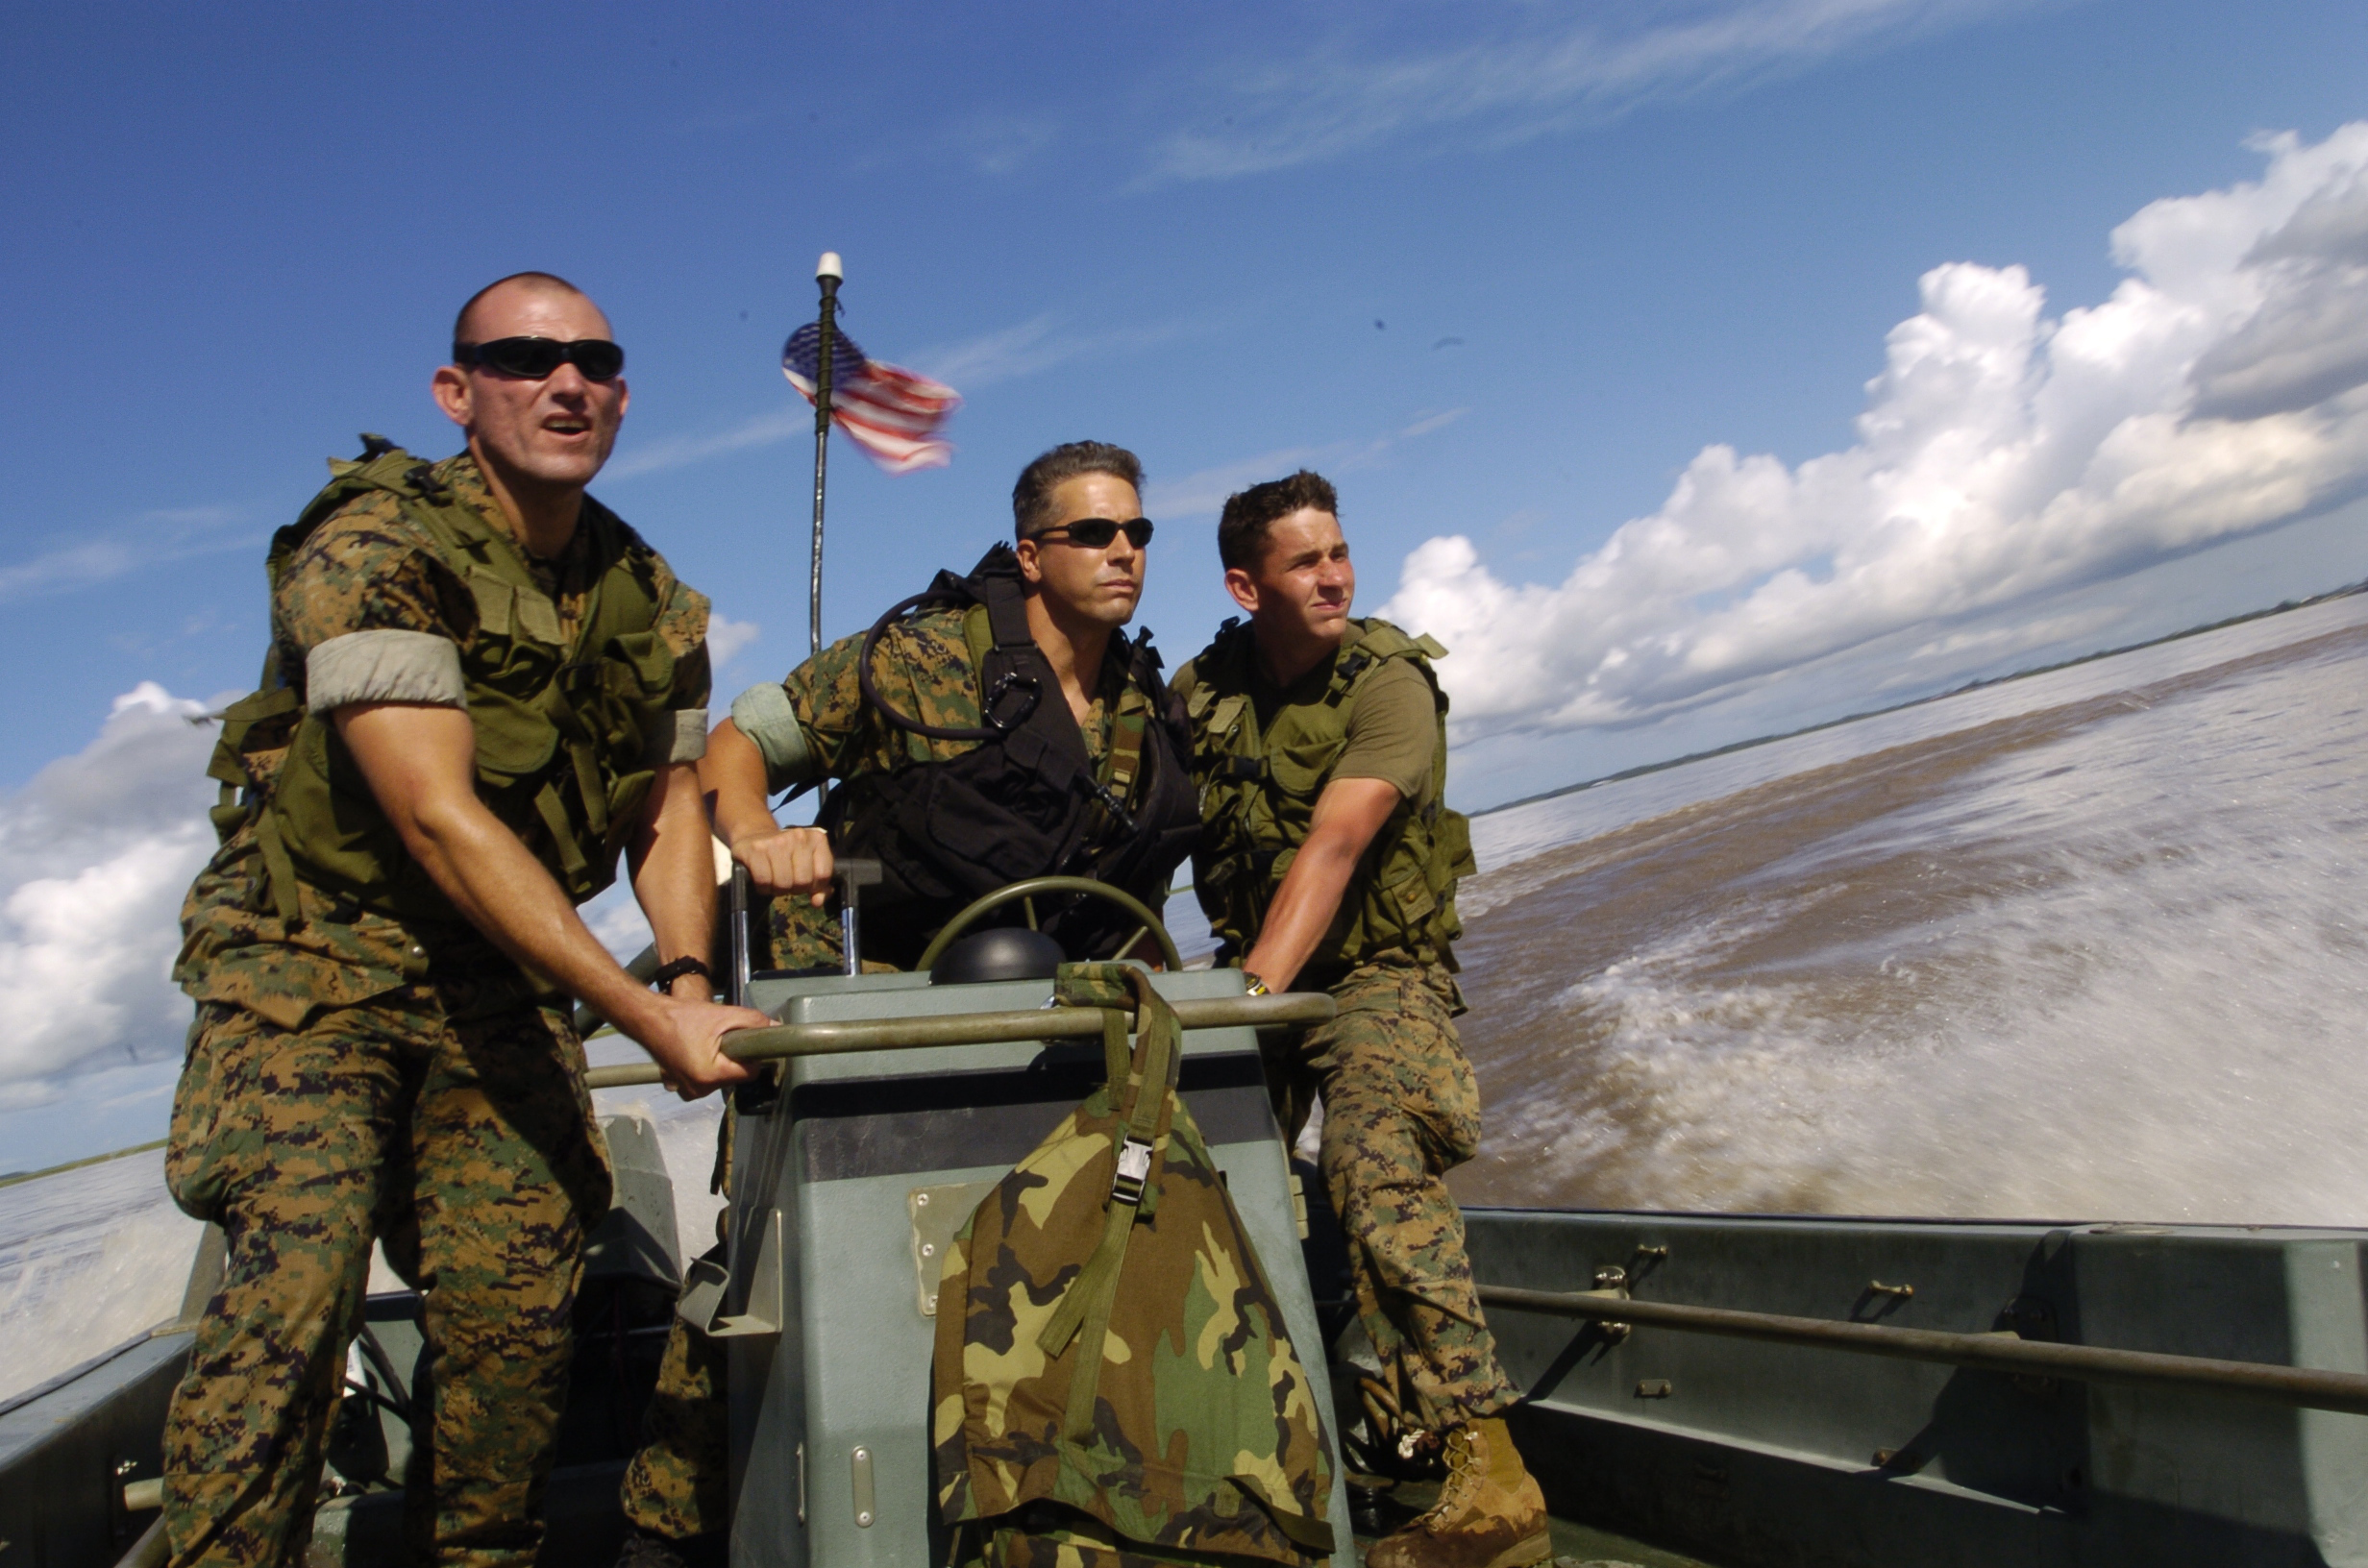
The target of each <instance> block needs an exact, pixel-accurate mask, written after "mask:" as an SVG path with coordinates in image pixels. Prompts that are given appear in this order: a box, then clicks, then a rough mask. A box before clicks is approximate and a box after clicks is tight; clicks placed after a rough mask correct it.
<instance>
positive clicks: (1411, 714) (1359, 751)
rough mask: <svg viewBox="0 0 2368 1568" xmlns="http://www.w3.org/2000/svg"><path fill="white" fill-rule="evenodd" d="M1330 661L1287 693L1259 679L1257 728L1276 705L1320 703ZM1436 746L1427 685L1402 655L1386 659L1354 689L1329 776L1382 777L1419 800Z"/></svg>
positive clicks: (1352, 640) (1347, 643)
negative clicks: (1345, 741) (1342, 742)
mask: <svg viewBox="0 0 2368 1568" xmlns="http://www.w3.org/2000/svg"><path fill="white" fill-rule="evenodd" d="M1357 641H1358V639H1357V638H1356V637H1355V636H1354V635H1351V636H1350V637H1349V638H1347V639H1345V640H1344V641H1343V642H1342V644H1341V648H1340V652H1339V653H1336V654H1334V655H1333V659H1337V658H1339V657H1340V656H1341V654H1344V653H1346V652H1347V651H1348V649H1351V648H1354V647H1355V646H1356V644H1357ZM1332 670H1333V660H1332V659H1327V660H1325V661H1324V662H1323V663H1321V664H1320V665H1318V666H1317V667H1316V668H1315V669H1313V670H1311V671H1309V672H1308V673H1307V674H1304V675H1302V676H1300V677H1299V679H1298V680H1297V681H1296V682H1295V684H1294V685H1293V687H1292V689H1291V690H1290V691H1288V692H1278V691H1276V690H1275V689H1274V688H1273V687H1272V686H1271V685H1270V684H1269V683H1268V682H1267V681H1266V680H1264V679H1263V678H1262V679H1260V680H1259V681H1258V683H1257V686H1256V688H1255V695H1254V700H1255V702H1256V704H1257V710H1258V727H1259V728H1260V729H1261V730H1264V729H1266V728H1268V727H1269V726H1270V725H1271V724H1272V723H1273V720H1274V715H1275V713H1276V711H1277V710H1279V709H1280V708H1282V707H1284V706H1286V705H1289V704H1294V703H1302V702H1319V701H1321V700H1322V699H1323V693H1324V688H1325V687H1326V686H1328V685H1330V684H1331V681H1332ZM1438 746H1439V707H1438V704H1437V703H1436V702H1434V701H1433V700H1432V698H1431V683H1430V682H1429V681H1427V680H1425V679H1423V678H1422V672H1421V671H1420V670H1418V669H1416V668H1415V667H1414V666H1413V665H1412V664H1410V663H1408V662H1407V661H1406V660H1404V659H1391V660H1389V661H1387V662H1386V663H1384V664H1383V665H1382V667H1381V668H1380V669H1378V670H1375V671H1373V672H1371V673H1370V674H1368V675H1367V676H1366V677H1365V679H1364V680H1363V681H1362V682H1361V683H1360V684H1359V685H1358V687H1357V698H1356V700H1355V702H1353V703H1351V704H1350V705H1349V709H1348V744H1347V746H1346V747H1344V748H1343V749H1342V751H1341V755H1340V760H1339V761H1338V762H1336V763H1334V764H1333V766H1332V772H1331V775H1330V776H1331V777H1333V778H1379V779H1386V780H1388V781H1389V782H1390V784H1391V785H1392V786H1393V787H1394V788H1395V789H1396V791H1397V793H1398V795H1399V796H1401V797H1402V798H1404V799H1408V800H1417V799H1419V798H1421V796H1422V795H1423V792H1424V791H1426V790H1428V789H1429V788H1430V787H1431V782H1432V781H1431V763H1432V758H1433V753H1434V752H1435V751H1436V750H1437V749H1438Z"/></svg>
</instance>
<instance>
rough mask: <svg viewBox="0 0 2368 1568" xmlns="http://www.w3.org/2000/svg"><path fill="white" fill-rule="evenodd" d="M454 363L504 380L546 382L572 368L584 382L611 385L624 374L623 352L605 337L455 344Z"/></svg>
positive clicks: (497, 339) (504, 339)
mask: <svg viewBox="0 0 2368 1568" xmlns="http://www.w3.org/2000/svg"><path fill="white" fill-rule="evenodd" d="M453 363H454V364H456V365H482V366H484V367H485V368H486V369H487V370H498V371H500V372H501V373H502V374H503V375H505V376H518V377H523V378H524V379H526V380H530V381H541V380H549V379H550V378H551V376H552V374H553V373H554V372H555V371H556V370H557V369H558V368H559V367H560V366H561V365H568V364H572V365H574V366H575V367H576V368H577V369H578V370H580V371H582V372H583V379H584V380H587V381H613V380H616V379H617V378H618V377H619V376H620V375H622V374H623V373H624V371H625V351H624V350H623V349H621V348H618V347H617V346H616V345H615V344H614V343H611V342H609V341H608V339H606V338H604V337H580V338H577V339H576V340H574V341H573V342H569V343H562V342H560V341H559V340H558V339H557V338H555V337H497V338H495V339H494V340H493V341H492V342H490V343H455V344H454V345H453Z"/></svg>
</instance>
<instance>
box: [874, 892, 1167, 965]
mask: <svg viewBox="0 0 2368 1568" xmlns="http://www.w3.org/2000/svg"><path fill="white" fill-rule="evenodd" d="M1047 893H1082V894H1088V895H1090V896H1092V897H1096V898H1099V899H1101V900H1102V901H1103V902H1105V903H1112V904H1116V905H1118V906H1119V908H1121V909H1122V910H1124V911H1125V912H1126V913H1127V914H1129V915H1132V916H1134V917H1135V919H1139V920H1141V921H1142V922H1143V923H1142V924H1141V925H1139V926H1137V927H1136V928H1135V934H1134V935H1133V936H1131V937H1128V938H1127V939H1126V941H1125V942H1124V943H1122V944H1121V945H1120V947H1119V951H1120V952H1122V953H1123V952H1126V951H1127V950H1129V949H1130V948H1132V947H1133V946H1134V945H1135V943H1138V942H1141V941H1142V940H1143V939H1144V938H1145V937H1150V938H1152V939H1154V940H1156V941H1157V942H1158V943H1159V956H1160V960H1161V962H1162V963H1164V964H1166V965H1167V967H1168V968H1170V969H1171V970H1174V969H1180V968H1183V967H1184V956H1183V955H1182V954H1181V953H1179V952H1177V951H1176V950H1175V939H1174V938H1173V937H1172V936H1170V935H1168V928H1167V927H1166V926H1164V925H1162V924H1160V923H1159V917H1158V916H1156V915H1154V914H1152V913H1151V910H1150V906H1149V905H1147V904H1146V903H1145V902H1144V901H1143V900H1142V899H1140V898H1138V897H1136V896H1135V895H1134V894H1131V893H1128V892H1127V891H1126V890H1125V889H1123V888H1114V887H1112V886H1111V885H1110V884H1109V883H1107V882H1097V881H1095V880H1094V879H1093V878H1092V877H1090V876H1031V877H1029V878H1028V879H1027V880H1026V881H1024V882H1012V883H1007V884H1005V885H1004V886H1002V887H999V888H998V889H996V890H995V891H994V892H993V893H990V894H987V895H986V896H985V897H983V898H975V899H973V900H972V901H971V902H970V903H969V904H968V905H967V906H965V907H964V908H963V910H962V912H961V913H960V914H959V915H956V916H955V917H954V918H953V919H950V920H948V921H947V922H946V925H945V929H943V930H941V931H939V932H938V934H937V935H936V936H935V937H933V938H931V939H930V941H929V945H928V946H926V947H925V948H924V949H922V953H921V957H920V958H919V959H918V960H916V961H915V962H914V964H913V968H914V971H915V972H916V973H920V972H925V971H926V970H928V969H929V968H932V967H933V966H934V965H935V964H936V963H937V961H938V959H939V958H940V957H941V956H942V955H943V954H944V953H945V951H946V949H947V948H949V947H950V946H952V945H953V943H954V939H955V938H957V937H959V936H961V935H962V933H964V932H965V931H968V930H969V929H970V928H971V927H972V926H974V925H975V924H977V923H978V921H979V919H981V918H982V917H984V916H986V915H990V914H992V913H994V912H995V911H996V910H999V909H1000V908H1002V907H1003V906H1004V905H1005V904H1009V903H1019V904H1023V905H1025V906H1026V910H1027V928H1028V929H1029V930H1031V931H1034V930H1037V929H1038V926H1037V923H1036V897H1037V894H1047Z"/></svg>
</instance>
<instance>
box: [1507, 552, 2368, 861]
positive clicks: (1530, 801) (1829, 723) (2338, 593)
mask: <svg viewBox="0 0 2368 1568" xmlns="http://www.w3.org/2000/svg"><path fill="white" fill-rule="evenodd" d="M2357 593H2368V579H2362V580H2361V581H2359V582H2353V583H2346V584H2345V585H2344V586H2343V587H2341V588H2331V589H2329V590H2328V591H2327V592H2326V593H2323V594H2313V595H2311V596H2310V597H2309V598H2308V599H2289V600H2282V601H2281V602H2279V603H2276V604H2272V605H2270V606H2269V607H2268V608H2267V609H2261V610H2247V611H2245V612H2244V613H2243V614H2242V615H2232V616H2229V617H2228V618H2227V619H2225V620H2220V621H2210V622H2207V623H2205V624H2204V625H2200V626H2188V627H2186V628H2185V629H2183V630H2181V631H2166V632H2164V633H2163V634H2162V635H2161V636H2159V637H2149V638H2147V639H2145V640H2144V641H2143V642H2135V643H2124V644H2122V645H2121V646H2120V647H2119V648H2101V649H2097V650H2096V651H2095V652H2093V653H2083V654H2081V655H2079V656H2078V657H2076V658H2069V659H2059V660H2058V661H2057V662H2055V663H2054V664H2041V665H2034V666H2033V667H2032V668H2031V669H2029V670H2017V671H2015V672H2014V673H2013V674H2010V675H1992V676H1990V677H1989V678H1988V679H1987V680H1969V681H1967V682H1965V684H1963V685H1962V686H1952V687H1950V688H1949V689H1948V690H1947V691H1945V692H1935V693H1933V695H1932V696H1930V697H1914V698H1909V699H1908V700H1907V701H1905V702H1894V703H1892V704H1891V705H1890V706H1888V707H1885V708H1868V709H1867V710H1866V711H1865V712H1863V713H1849V714H1844V715H1842V717H1840V718H1838V719H1828V720H1826V721H1825V722H1824V723H1815V724H1803V725H1802V726H1801V727H1800V728H1798V729H1788V730H1785V731H1782V732H1781V733H1779V734H1775V735H1755V736H1753V737H1752V738H1751V739H1750V740H1747V741H1730V742H1728V743H1727V744H1726V745H1725V746H1714V747H1711V748H1710V749H1709V750H1707V751H1689V752H1688V753H1686V755H1684V756H1682V757H1671V758H1669V759H1668V760H1667V761H1666V762H1648V763H1644V764H1642V765H1640V766H1639V767H1635V768H1623V769H1621V770H1620V771H1619V772H1616V773H1605V774H1603V775H1602V776H1600V777H1597V778H1589V779H1582V780H1580V781H1579V782H1578V783H1576V784H1565V785H1563V786H1562V787H1561V788H1559V789H1552V790H1543V791H1541V792H1540V793H1538V794H1536V795H1525V796H1521V797H1520V798H1519V799H1517V800H1506V801H1501V802H1499V803H1498V804H1496V805H1493V806H1483V807H1482V808H1481V809H1480V810H1478V811H1475V812H1473V813H1472V814H1471V815H1472V816H1474V817H1488V816H1492V815H1493V814H1494V813H1496V812H1500V811H1511V810H1513V809H1514V808H1515V807H1516V806H1534V805H1536V804H1537V803H1538V802H1539V801H1541V800H1553V799H1558V798H1560V797H1561V796H1566V795H1576V794H1578V793H1579V792H1580V791H1581V790H1591V789H1593V788H1594V787H1595V786H1596V785H1598V784H1616V783H1618V782H1620V780H1622V779H1627V778H1641V777H1643V776H1644V775H1645V774H1646V773H1658V772H1665V770H1667V769H1671V768H1683V767H1685V766H1686V764H1688V763H1690V762H1702V761H1705V760H1707V759H1709V758H1711V757H1723V756H1726V755H1728V754H1729V753H1731V752H1736V751H1748V750H1750V749H1751V748H1752V747H1755V746H1767V745H1770V744H1772V743H1773V742H1776V741H1788V740H1790V739H1792V738H1793V737H1794V736H1795V735H1814V734H1815V733H1817V731H1819V730H1821V729H1833V728H1836V727H1838V726H1839V725H1842V724H1855V723H1858V722H1859V721H1860V720H1862V719H1879V718H1881V717H1882V716H1883V715H1885V714H1887V713H1899V712H1902V711H1903V710H1905V709H1908V708H1920V707H1922V706H1923V705H1924V704H1925V703H1927V702H1938V701H1941V700H1942V699H1944V698H1952V697H1962V696H1963V695H1964V694H1965V693H1967V692H1978V691H1981V690H1982V689H1983V688H1985V687H1988V686H2003V685H2005V684H2006V683H2007V682H2009V681H2010V680H2027V679H2029V678H2030V677H2031V676H2033V675H2044V674H2052V673H2054V672H2055V671H2058V670H2069V669H2071V668H2073V667H2074V666H2075V665H2083V664H2092V663H2094V662H2095V661H2097V660H2098V659H2109V658H2111V657H2113V656H2114V655H2115V654H2117V653H2134V652H2135V651H2136V650H2137V649H2141V648H2158V647H2160V646H2161V645H2162V644H2164V643H2175V642H2178V641H2179V640H2180V639H2181V638H2183V637H2200V636H2202V635H2203V634H2204V633H2205V632H2208V631H2218V630H2220V629H2221V628H2222V627H2224V626H2236V625H2243V624H2244V623H2246V622H2248V621H2259V620H2263V619H2266V618H2267V617H2269V616H2273V615H2283V614H2285V613H2286V612H2287V611H2289V610H2303V609H2308V608H2309V607H2310V606H2311V605H2313V604H2325V603H2328V602H2330V601H2331V600H2338V599H2348V598H2350V597H2351V596H2352V595H2354V594H2357Z"/></svg>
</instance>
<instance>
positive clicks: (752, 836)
mask: <svg viewBox="0 0 2368 1568" xmlns="http://www.w3.org/2000/svg"><path fill="white" fill-rule="evenodd" d="M699 784H700V788H702V789H703V790H705V791H706V792H707V794H708V796H710V797H711V798H712V799H713V800H714V802H715V807H714V809H715V831H716V834H717V836H718V837H720V838H722V839H723V841H724V843H725V844H726V845H728V846H729V848H730V849H731V853H732V858H733V859H734V860H737V861H738V862H740V864H741V865H743V866H746V867H747V868H748V869H749V874H750V875H751V876H752V877H754V878H755V879H756V886H757V887H758V888H759V889H761V890H762V891H763V892H766V893H769V894H802V895H804V896H807V897H809V898H810V899H811V900H812V901H813V905H814V907H815V908H817V909H820V908H821V907H822V906H823V904H824V902H825V901H826V899H827V897H828V895H829V889H830V875H831V870H832V862H831V858H830V840H829V839H828V837H827V836H826V835H825V834H824V833H823V832H822V831H821V830H820V829H817V828H808V827H790V828H784V827H783V826H781V824H780V823H778V822H777V821H774V820H773V808H772V807H771V806H770V805H768V804H767V803H766V796H765V785H766V778H765V759H764V754H763V753H762V752H760V751H758V750H757V749H756V743H755V742H754V741H752V740H750V739H749V738H748V737H747V736H746V735H744V734H742V733H741V732H740V726H739V725H738V724H735V723H732V722H731V721H730V720H728V719H727V720H725V721H724V722H723V723H720V724H718V725H716V726H715V730H714V733H712V734H710V735H709V736H708V737H707V754H706V755H705V756H703V757H702V758H700V760H699Z"/></svg>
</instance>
